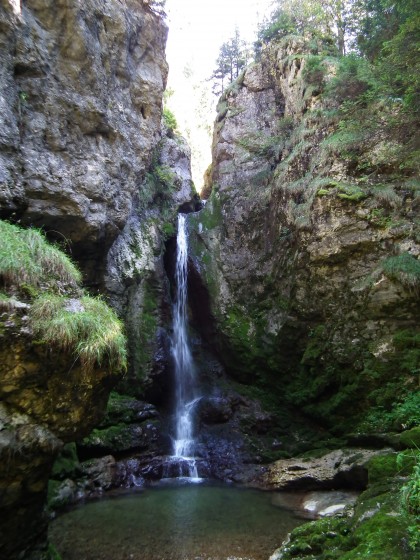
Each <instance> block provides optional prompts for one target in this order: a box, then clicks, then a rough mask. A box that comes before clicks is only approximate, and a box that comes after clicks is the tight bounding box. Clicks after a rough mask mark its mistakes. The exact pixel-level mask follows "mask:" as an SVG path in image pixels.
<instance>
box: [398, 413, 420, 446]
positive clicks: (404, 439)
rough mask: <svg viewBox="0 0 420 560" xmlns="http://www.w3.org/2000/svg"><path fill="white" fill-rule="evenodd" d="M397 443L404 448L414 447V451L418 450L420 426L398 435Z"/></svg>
mask: <svg viewBox="0 0 420 560" xmlns="http://www.w3.org/2000/svg"><path fill="white" fill-rule="evenodd" d="M417 410H418V409H417ZM399 441H400V444H401V445H404V446H405V447H415V448H416V449H420V426H416V427H415V428H412V429H411V430H406V431H405V432H403V433H402V434H401V435H400V438H399Z"/></svg>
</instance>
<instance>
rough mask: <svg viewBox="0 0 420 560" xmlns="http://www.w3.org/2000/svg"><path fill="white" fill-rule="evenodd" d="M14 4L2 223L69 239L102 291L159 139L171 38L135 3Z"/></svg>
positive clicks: (2, 9) (0, 83)
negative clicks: (101, 269) (102, 271)
mask: <svg viewBox="0 0 420 560" xmlns="http://www.w3.org/2000/svg"><path fill="white" fill-rule="evenodd" d="M17 4H19V5H20V4H21V3H20V2H18V3H17ZM12 5H13V3H11V2H9V1H8V0H3V1H2V2H1V4H0V19H1V22H2V23H1V28H0V29H1V31H0V44H1V49H2V74H1V80H0V88H1V92H2V94H1V96H0V99H1V102H0V103H1V111H0V114H1V117H0V118H1V126H0V128H1V133H0V135H1V140H0V207H1V216H2V217H3V218H4V217H10V216H13V217H14V218H19V219H20V221H21V223H22V224H27V225H35V226H41V227H44V228H45V229H46V230H47V231H51V232H52V231H53V230H54V231H55V232H58V233H57V236H58V237H61V239H63V236H64V237H65V238H66V239H68V240H70V242H71V243H72V246H73V253H74V255H75V256H76V258H78V259H80V260H82V261H84V262H85V270H86V272H89V276H90V281H92V282H98V281H100V278H98V263H99V265H103V257H104V256H105V255H106V252H107V249H108V248H109V247H110V246H111V244H112V242H113V241H114V240H115V239H116V237H117V235H118V234H119V232H120V231H121V230H122V229H123V228H124V226H125V224H126V222H127V219H128V218H129V216H130V213H131V211H132V208H133V205H134V204H135V201H136V199H137V198H138V197H139V196H141V185H142V182H143V179H144V176H145V172H146V169H147V168H148V166H149V163H150V158H151V154H152V150H153V149H154V146H155V144H156V143H157V141H158V140H159V138H160V122H161V111H162V93H163V90H164V88H165V83H166V75H167V64H166V61H165V57H164V49H165V42H166V33H167V29H166V26H165V24H164V23H163V22H162V20H161V19H160V18H159V17H158V16H156V15H155V14H153V13H152V12H151V11H150V9H148V7H147V5H146V4H145V3H142V2H134V1H132V0H124V1H123V2H119V1H118V2H117V1H116V0H107V1H105V2H96V1H94V0H88V1H87V2H83V4H81V3H79V2H67V1H59V2H55V1H52V0H51V1H45V0H30V1H27V2H24V3H22V6H21V10H19V12H18V13H15V12H14V10H13V7H12ZM87 263H89V267H88V265H87ZM88 268H89V270H88Z"/></svg>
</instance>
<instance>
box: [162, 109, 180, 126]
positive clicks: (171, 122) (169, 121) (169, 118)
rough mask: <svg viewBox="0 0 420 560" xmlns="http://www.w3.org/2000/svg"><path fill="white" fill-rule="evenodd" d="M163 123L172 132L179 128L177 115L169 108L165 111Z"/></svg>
mask: <svg viewBox="0 0 420 560" xmlns="http://www.w3.org/2000/svg"><path fill="white" fill-rule="evenodd" d="M163 122H164V123H165V125H166V127H167V128H168V129H169V130H170V131H171V132H175V131H176V130H177V128H178V123H177V122H176V118H175V115H174V114H173V113H172V111H171V110H170V109H168V108H167V107H165V108H164V109H163Z"/></svg>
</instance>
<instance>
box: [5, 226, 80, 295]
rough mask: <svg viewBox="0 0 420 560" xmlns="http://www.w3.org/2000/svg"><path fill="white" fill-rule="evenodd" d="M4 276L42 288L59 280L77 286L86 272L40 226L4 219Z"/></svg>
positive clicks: (7, 278)
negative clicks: (27, 226) (18, 223)
mask: <svg viewBox="0 0 420 560" xmlns="http://www.w3.org/2000/svg"><path fill="white" fill-rule="evenodd" d="M0 239H1V242H0V278H1V279H2V281H3V283H4V284H5V285H7V284H9V285H17V286H21V285H23V284H26V285H28V286H31V287H34V288H39V287H40V285H41V284H42V283H45V282H56V281H60V282H61V283H64V284H67V285H70V286H73V287H76V286H77V285H78V284H79V283H80V282H81V280H82V275H81V273H80V272H79V270H78V269H77V268H76V266H75V265H74V264H73V263H72V261H71V260H70V258H69V257H68V256H67V255H65V254H64V253H63V252H62V251H61V250H60V249H59V248H58V247H56V246H54V245H51V244H49V243H48V241H47V240H46V239H45V235H44V234H43V233H42V232H41V231H39V230H36V229H26V230H25V229H22V228H21V227H19V226H15V225H13V224H9V223H8V222H5V221H2V220H0Z"/></svg>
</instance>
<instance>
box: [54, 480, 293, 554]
mask: <svg viewBox="0 0 420 560" xmlns="http://www.w3.org/2000/svg"><path fill="white" fill-rule="evenodd" d="M301 523H302V520H299V519H296V518H295V517H294V516H293V515H292V514H291V513H289V512H287V511H285V510H283V509H281V508H279V507H276V506H273V505H272V504H271V494H270V493H265V492H259V491H257V490H246V489H238V488H233V487H227V486H208V485H203V484H198V485H197V484H196V485H194V484H189V485H181V486H180V485H178V486H174V485H170V486H164V487H159V488H151V489H146V490H144V492H142V493H137V494H131V495H124V496H119V497H115V498H110V499H104V500H101V501H97V502H92V503H88V504H87V505H84V506H81V507H78V508H77V509H74V510H72V511H70V512H69V513H66V514H64V515H62V516H60V517H58V518H57V519H56V520H55V521H54V522H53V523H52V524H51V528H50V540H51V542H52V543H53V544H54V546H55V547H56V548H57V550H58V552H59V553H60V554H61V555H62V558H63V560H111V559H112V560H227V559H229V560H233V559H235V560H236V559H238V560H239V559H240V560H268V558H269V556H270V555H271V554H272V553H273V552H274V550H275V549H276V548H278V547H279V546H280V545H281V543H282V541H283V540H284V538H285V537H286V535H287V533H288V532H289V531H291V530H292V529H293V528H294V527H296V526H297V525H299V524H301Z"/></svg>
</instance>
